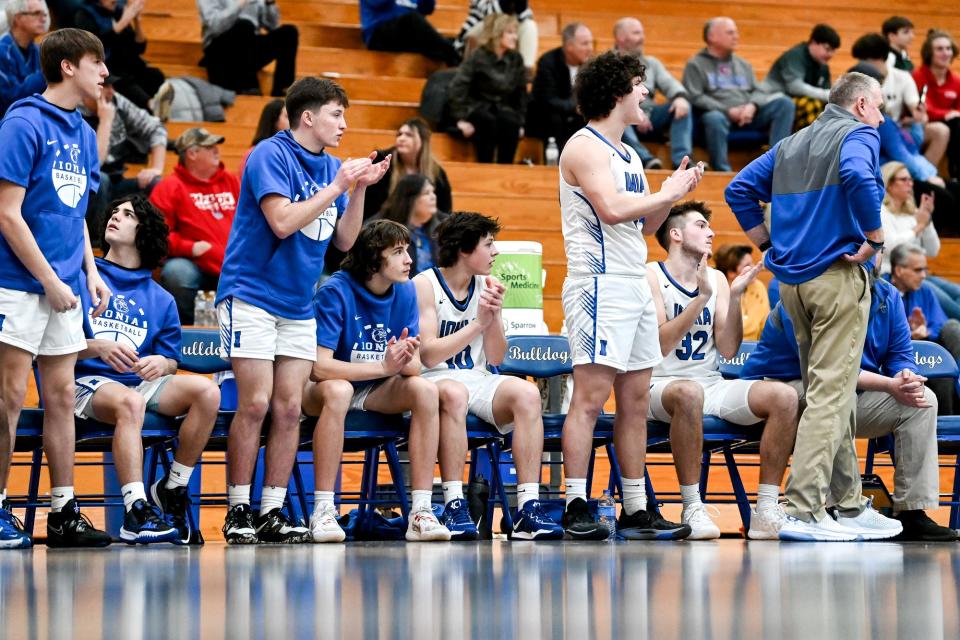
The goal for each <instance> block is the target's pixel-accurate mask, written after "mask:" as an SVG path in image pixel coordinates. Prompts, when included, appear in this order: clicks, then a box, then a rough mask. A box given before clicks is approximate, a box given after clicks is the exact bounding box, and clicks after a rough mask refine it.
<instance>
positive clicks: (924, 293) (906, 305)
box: [883, 273, 947, 340]
mask: <svg viewBox="0 0 960 640" xmlns="http://www.w3.org/2000/svg"><path fill="white" fill-rule="evenodd" d="M883 277H884V279H885V280H888V281H889V280H890V274H889V273H888V274H885V275H884V276H883ZM891 286H892V285H891ZM901 297H902V300H903V312H904V313H905V314H906V315H907V316H909V315H910V314H911V313H913V310H914V309H916V308H918V307H919V308H920V311H921V312H922V313H923V316H924V317H925V318H926V319H927V332H928V333H929V334H930V336H929V339H930V340H937V339H938V338H939V337H940V330H941V329H943V325H944V324H946V322H947V314H946V313H944V311H943V307H942V306H940V301H939V300H937V296H936V294H935V293H934V292H933V289H932V288H931V287H930V285H928V284H922V285H920V288H919V289H917V290H916V291H908V292H907V293H904V294H902V295H901Z"/></svg>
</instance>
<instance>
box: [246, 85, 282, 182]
mask: <svg viewBox="0 0 960 640" xmlns="http://www.w3.org/2000/svg"><path fill="white" fill-rule="evenodd" d="M289 128H290V120H289V119H288V118H287V108H286V107H285V106H284V105H283V100H281V99H279V98H277V99H276V100H271V101H270V102H268V103H267V104H265V105H263V111H261V112H260V119H259V120H258V121H257V129H256V131H254V132H253V140H252V141H251V142H250V148H249V149H247V152H246V153H245V154H243V159H241V160H240V169H239V170H238V171H237V175H238V176H243V168H244V167H245V166H246V165H247V158H249V157H250V152H251V151H253V148H254V147H255V146H257V145H258V144H260V143H261V142H263V141H264V140H266V139H267V138H269V137H271V136H273V135H274V134H275V133H277V132H278V131H283V130H285V129H289Z"/></svg>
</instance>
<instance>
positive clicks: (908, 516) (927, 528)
mask: <svg viewBox="0 0 960 640" xmlns="http://www.w3.org/2000/svg"><path fill="white" fill-rule="evenodd" d="M893 517H894V518H895V519H897V520H899V521H900V523H901V524H902V525H903V532H902V533H901V534H900V535H898V536H897V537H895V538H893V540H900V541H913V542H953V541H954V540H956V539H957V532H956V531H954V530H953V529H950V528H948V527H941V526H940V525H939V524H937V523H936V522H934V521H933V520H931V519H930V516H928V515H927V514H926V513H924V512H923V510H922V509H912V510H910V511H901V512H900V513H898V514H897V515H895V516H893Z"/></svg>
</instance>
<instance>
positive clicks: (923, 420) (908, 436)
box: [790, 380, 940, 512]
mask: <svg viewBox="0 0 960 640" xmlns="http://www.w3.org/2000/svg"><path fill="white" fill-rule="evenodd" d="M790 386H792V387H793V388H794V389H796V390H797V393H798V394H799V395H800V402H801V403H803V383H802V382H800V381H799V380H795V381H793V382H791V383H790ZM924 398H925V399H926V401H927V404H929V405H930V407H929V408H927V409H918V408H916V407H908V406H906V405H902V404H900V403H899V402H897V401H896V399H895V398H894V397H893V396H891V395H890V394H889V393H884V392H882V391H864V392H863V393H861V394H859V395H858V396H857V437H858V438H880V437H883V436H887V435H890V434H891V433H892V434H893V437H894V441H895V445H894V446H895V451H896V459H897V466H896V470H895V471H894V476H893V506H894V510H895V511H897V512H899V511H910V510H913V509H924V510H926V509H936V508H937V507H938V506H939V502H940V468H939V466H938V462H939V460H938V458H937V396H936V395H935V394H934V393H933V391H931V390H930V389H926V390H924ZM858 472H859V465H858ZM846 482H849V478H848V477H847V474H839V475H838V474H836V473H834V476H833V478H832V479H831V481H830V496H831V497H830V499H828V501H827V504H830V505H832V504H834V503H835V502H836V496H841V495H845V494H847V493H848V492H849V487H847V486H846V485H845V483H846Z"/></svg>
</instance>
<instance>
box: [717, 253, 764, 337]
mask: <svg viewBox="0 0 960 640" xmlns="http://www.w3.org/2000/svg"><path fill="white" fill-rule="evenodd" d="M713 263H714V264H715V265H716V266H717V270H718V271H719V272H720V273H722V274H723V275H724V276H726V278H727V283H728V284H733V281H734V280H736V279H737V278H738V277H739V276H740V275H741V274H743V273H746V272H747V271H748V270H750V269H752V268H753V264H754V263H753V249H752V248H751V247H750V245H746V244H723V245H720V246H719V247H717V249H716V251H714V253H713ZM769 314H770V300H769V296H768V295H767V287H766V286H765V285H764V284H763V282H762V281H761V280H753V281H752V282H751V283H750V284H749V285H747V288H746V289H744V291H743V294H741V296H740V315H741V317H742V318H743V339H744V340H759V339H760V332H761V331H763V323H764V322H766V321H767V316H768V315H769Z"/></svg>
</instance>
